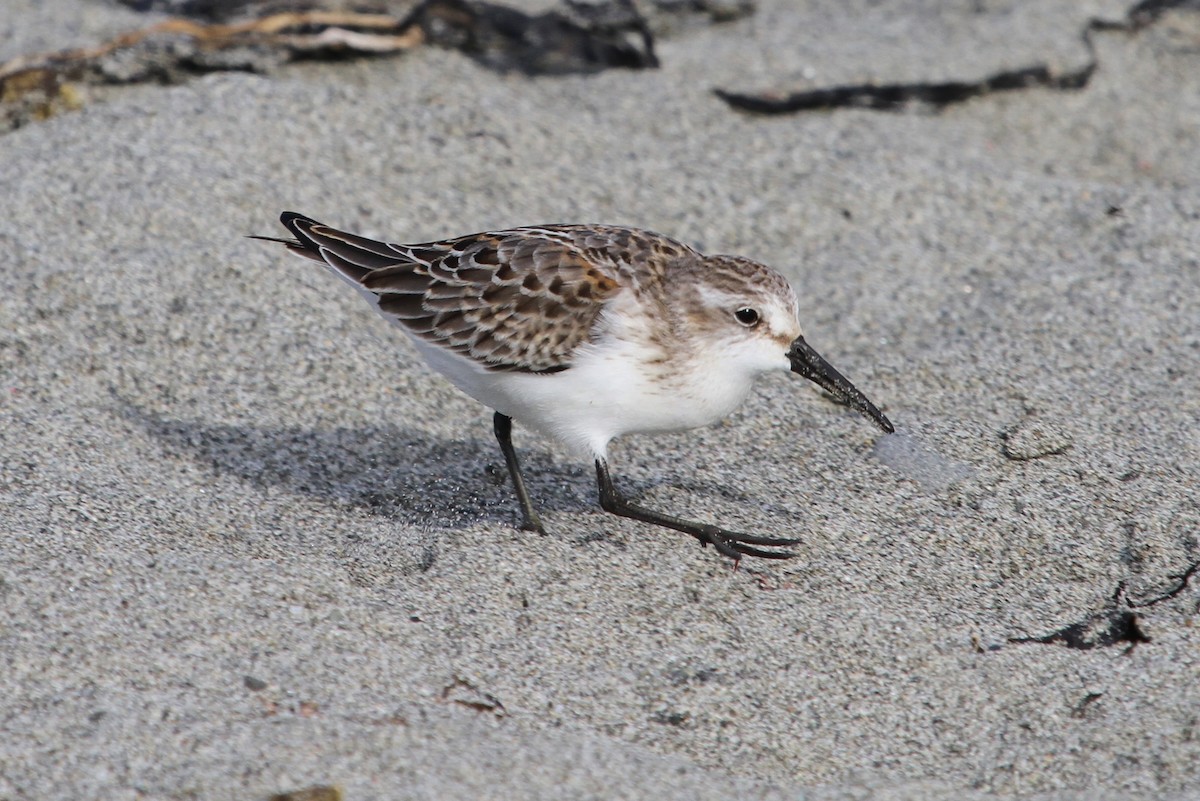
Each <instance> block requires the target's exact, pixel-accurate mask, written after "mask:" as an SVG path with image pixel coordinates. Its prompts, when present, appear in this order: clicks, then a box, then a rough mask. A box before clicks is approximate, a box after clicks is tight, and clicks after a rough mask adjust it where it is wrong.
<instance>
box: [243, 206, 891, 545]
mask: <svg viewBox="0 0 1200 801" xmlns="http://www.w3.org/2000/svg"><path fill="white" fill-rule="evenodd" d="M280 221H281V222H282V223H283V225H284V226H285V227H286V228H287V229H288V230H289V231H290V232H291V233H292V235H293V236H294V237H295V239H276V238H274V237H255V238H256V239H267V240H269V241H274V242H282V243H283V244H285V245H287V248H288V250H290V251H292V252H293V253H296V254H298V255H300V256H304V257H305V258H308V259H312V260H313V261H316V262H320V263H322V264H324V265H327V266H328V267H329V268H330V269H331V270H332V271H333V273H334V274H335V275H337V276H338V277H339V278H341V279H343V280H344V281H346V282H347V283H348V284H350V285H351V286H352V287H354V288H355V289H356V290H358V291H359V293H361V294H362V296H363V297H364V298H366V299H367V301H368V302H369V303H370V304H371V305H372V306H374V307H375V308H376V310H377V311H378V312H379V313H380V314H381V315H383V317H384V318H385V319H387V320H388V321H389V322H392V323H394V324H395V325H397V326H398V327H399V328H400V330H402V331H404V332H405V333H406V334H408V336H409V338H410V339H411V340H412V341H413V343H414V344H415V345H416V347H417V350H418V351H419V352H420V353H421V355H422V356H423V357H424V358H425V361H427V362H428V363H429V365H430V366H431V367H433V369H435V370H437V371H438V372H439V373H441V374H442V375H444V376H445V377H446V378H448V379H449V380H450V382H451V383H453V384H454V385H455V386H456V387H458V388H459V389H461V390H462V391H463V392H465V393H467V394H468V395H470V396H471V397H472V398H474V399H475V400H477V401H479V402H480V403H482V404H484V405H485V406H488V407H490V408H492V409H494V410H495V417H494V427H495V433H496V439H497V440H498V441H499V443H500V450H501V451H502V452H503V453H504V460H505V462H506V463H507V464H508V471H509V474H510V475H511V476H512V482H513V488H514V490H515V491H516V494H517V499H518V500H519V501H520V503H521V511H522V513H523V515H524V521H523V525H522V528H525V529H528V530H532V531H538V532H543V533H544V529H543V527H542V522H541V519H540V518H539V517H538V513H537V510H535V509H534V507H533V502H532V501H531V500H530V499H529V492H528V490H527V489H526V488H525V480H524V478H523V477H522V475H521V467H520V463H519V462H518V460H517V454H516V451H515V450H514V449H513V445H512V421H513V419H514V418H515V419H517V420H519V421H521V423H522V424H524V425H527V426H530V427H532V428H534V429H535V430H538V431H540V432H542V433H544V434H546V435H549V436H550V437H553V438H556V439H558V440H559V441H561V442H563V443H564V444H566V445H568V446H570V447H572V448H573V449H574V450H576V451H582V452H584V453H587V454H589V455H590V456H591V457H592V459H594V460H595V463H596V478H597V481H598V483H599V488H600V505H601V507H603V508H604V510H605V511H608V512H611V513H613V514H617V515H621V516H622V517H629V518H633V519H634V520H641V521H643V522H646V523H653V524H655V525H659V526H665V527H666V528H670V529H674V530H676V531H681V532H684V533H686V534H690V535H692V536H693V537H695V538H696V539H698V540H699V541H700V543H701V544H702V545H709V544H711V545H713V546H714V547H715V548H716V549H717V550H718V551H719V552H720V553H722V554H724V555H725V556H728V557H730V558H732V559H734V560H738V559H740V558H741V557H742V556H743V555H747V556H759V557H764V558H771V559H786V558H789V557H791V556H794V554H792V553H791V552H789V551H782V550H764V548H786V547H787V546H791V545H795V544H797V543H798V542H799V540H795V539H783V538H778V537H758V536H753V535H749V534H741V533H738V532H736V531H728V530H726V529H723V528H720V527H719V526H715V525H710V524H706V523H696V522H692V521H690V520H685V519H683V518H680V517H676V516H675V515H670V514H664V513H662V512H656V511H653V510H651V509H647V508H645V507H643V506H639V505H637V504H635V503H633V502H631V501H628V500H626V499H625V498H624V497H623V496H622V495H621V494H620V493H619V492H617V489H616V487H615V486H614V485H613V480H612V476H611V475H610V474H609V467H608V458H607V450H608V444H609V442H610V441H612V440H613V438H615V437H619V436H621V435H622V434H633V433H648V432H656V431H682V430H686V429H690V428H696V427H698V426H703V425H708V424H710V423H714V422H716V421H717V420H720V419H721V418H722V417H724V416H725V415H727V414H729V413H730V412H731V411H733V409H734V408H736V407H737V406H738V404H740V403H741V402H742V400H743V399H744V398H745V397H746V394H747V393H748V392H749V391H750V388H751V386H752V385H753V383H754V379H755V378H756V377H757V376H758V375H759V374H760V373H764V372H766V371H768V370H789V369H790V370H791V371H792V372H794V373H798V374H799V375H801V376H804V377H805V378H807V379H809V380H811V381H813V382H814V383H816V384H817V385H818V386H820V387H821V388H822V389H824V390H826V391H827V392H829V393H830V394H831V395H833V396H834V397H835V398H837V399H838V400H839V401H841V402H842V403H844V404H846V405H848V406H850V407H852V408H854V409H856V410H858V411H859V412H861V413H862V414H863V415H865V416H866V417H868V418H869V419H871V420H873V421H874V422H875V424H876V425H878V426H879V427H880V428H881V429H883V430H884V431H885V432H888V433H891V432H892V431H893V430H894V429H893V428H892V424H891V423H890V422H889V421H888V419H887V418H886V417H884V415H883V414H882V413H881V412H880V411H879V410H878V409H877V408H875V406H874V404H872V403H871V402H870V401H869V400H867V398H866V396H864V395H863V394H862V393H861V392H859V391H858V390H857V389H856V388H855V387H854V385H853V384H851V383H850V382H849V381H847V380H846V379H845V378H844V377H843V376H842V375H841V373H839V372H838V371H837V370H835V369H833V367H831V366H830V365H829V363H828V362H826V361H825V360H824V359H823V358H821V356H820V355H818V354H817V352H816V351H815V350H813V349H812V348H811V347H810V346H809V345H808V343H807V342H805V341H804V337H803V335H802V333H801V330H800V323H799V321H798V320H797V305H798V304H797V302H796V295H795V293H794V292H793V291H792V287H791V286H790V285H789V284H788V282H787V281H786V280H785V279H784V278H783V276H781V275H780V274H779V273H777V272H775V271H774V270H772V269H771V268H769V267H766V266H764V265H762V264H759V263H757V262H753V261H750V260H749V259H743V258H739V257H737V256H707V257H706V256H703V255H701V254H700V253H698V252H697V251H695V250H693V249H692V248H690V247H688V246H687V245H684V244H682V243H680V242H676V241H674V240H672V239H668V238H667V237H665V236H661V235H659V234H655V233H651V232H649V231H641V230H638V229H635V228H620V227H617V226H608V225H539V226H530V227H524V228H513V229H511V230H507V231H489V232H485V233H479V234H469V235H467V236H460V237H457V238H454V239H446V240H443V241H441V242H427V243H424V244H418V245H399V244H389V243H386V242H378V241H375V240H373V239H366V238H364V237H361V236H356V235H354V234H350V233H346V232H345V231H339V230H337V229H335V228H330V227H329V226H327V225H322V224H321V223H319V222H317V221H316V220H312V219H309V218H308V217H304V216H302V215H300V214H296V213H294V212H290V211H289V212H284V213H283V215H282V216H281V217H280Z"/></svg>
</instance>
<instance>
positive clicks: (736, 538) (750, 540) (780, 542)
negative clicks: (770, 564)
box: [721, 531, 800, 547]
mask: <svg viewBox="0 0 1200 801" xmlns="http://www.w3.org/2000/svg"><path fill="white" fill-rule="evenodd" d="M721 533H722V534H724V535H725V537H726V539H728V540H730V541H731V542H741V543H745V544H746V545H773V546H778V547H786V546H788V545H799V544H800V540H788V539H784V538H782V537H756V536H754V535H752V534H738V533H737V532H736V531H722V532H721Z"/></svg>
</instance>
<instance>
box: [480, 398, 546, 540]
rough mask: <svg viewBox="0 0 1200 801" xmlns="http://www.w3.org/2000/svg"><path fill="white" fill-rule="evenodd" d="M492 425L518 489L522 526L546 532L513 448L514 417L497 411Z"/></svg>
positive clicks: (514, 484)
mask: <svg viewBox="0 0 1200 801" xmlns="http://www.w3.org/2000/svg"><path fill="white" fill-rule="evenodd" d="M492 425H493V427H494V428H495V429H496V441H497V442H499V443H500V450H501V451H502V452H503V453H504V461H505V463H506V464H507V465H508V474H509V475H510V476H512V483H513V489H515V490H516V491H517V500H519V501H520V502H521V514H522V515H523V516H524V518H525V519H524V520H522V521H521V528H523V529H524V530H526V531H536V532H537V533H539V534H545V533H546V529H544V528H542V519H541V518H540V517H538V513H537V510H536V509H534V508H533V501H531V500H529V490H527V489H525V477H524V476H522V475H521V464H520V462H518V461H517V452H516V451H515V450H513V444H512V418H511V417H509V416H508V415H506V414H500V412H496V416H495V417H493V418H492Z"/></svg>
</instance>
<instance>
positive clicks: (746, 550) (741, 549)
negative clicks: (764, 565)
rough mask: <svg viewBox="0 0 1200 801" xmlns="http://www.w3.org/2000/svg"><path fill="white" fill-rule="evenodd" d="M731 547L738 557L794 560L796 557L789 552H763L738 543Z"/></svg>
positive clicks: (732, 544)
mask: <svg viewBox="0 0 1200 801" xmlns="http://www.w3.org/2000/svg"><path fill="white" fill-rule="evenodd" d="M731 547H733V549H734V550H736V551H737V552H738V554H739V557H740V556H741V555H745V556H757V557H758V558H759V559H794V558H795V557H796V554H794V553H792V552H791V551H763V550H759V549H758V548H751V547H750V546H749V545H743V544H742V543H740V542H735V543H731Z"/></svg>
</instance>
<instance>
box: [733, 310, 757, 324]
mask: <svg viewBox="0 0 1200 801" xmlns="http://www.w3.org/2000/svg"><path fill="white" fill-rule="evenodd" d="M733 316H734V317H735V318H737V321H738V322H739V323H741V324H742V325H744V326H746V327H747V328H753V327H754V326H756V325H758V319H759V318H758V311H757V310H756V309H750V308H746V309H738V310H737V311H735V312H734V313H733Z"/></svg>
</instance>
